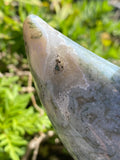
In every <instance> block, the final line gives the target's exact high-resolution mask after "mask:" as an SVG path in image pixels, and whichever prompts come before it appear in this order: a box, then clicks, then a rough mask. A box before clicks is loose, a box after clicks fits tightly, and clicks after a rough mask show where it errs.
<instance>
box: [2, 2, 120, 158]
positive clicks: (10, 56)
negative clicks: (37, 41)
mask: <svg viewBox="0 0 120 160" xmlns="http://www.w3.org/2000/svg"><path fill="white" fill-rule="evenodd" d="M115 13H116V12H115V9H114V8H113V7H112V6H110V5H108V1H107V0H41V1H40V0H34V1H33V0H0V72H2V73H3V75H4V74H5V73H6V72H10V73H12V74H13V77H12V78H5V77H4V76H3V77H1V78H0V159H2V160H9V159H12V160H19V159H20V157H21V156H22V155H23V154H24V153H25V151H26V145H27V143H28V142H29V141H30V139H31V138H32V136H33V135H34V134H35V133H38V132H47V131H48V130H49V129H50V128H51V123H50V121H49V120H48V118H47V116H46V114H45V113H44V115H43V116H41V117H40V115H39V114H38V113H37V112H36V111H35V110H34V108H33V107H32V106H30V96H31V95H30V94H28V93H26V94H25V93H22V92H21V88H22V86H25V85H27V82H26V81H27V80H23V79H18V78H16V75H15V74H16V73H14V72H13V71H12V70H11V69H9V67H8V66H9V64H13V65H14V66H15V67H17V68H18V69H19V68H20V69H21V68H22V67H21V66H23V65H24V64H26V63H27V61H26V56H25V49H24V41H23V33H22V26H23V22H24V20H25V18H26V17H27V16H28V15H29V14H36V15H38V16H40V17H41V18H43V19H44V20H45V21H46V22H47V23H49V24H50V25H51V26H52V27H54V28H56V29H57V30H59V31H60V32H62V33H63V34H65V35H66V36H68V37H70V38H71V39H73V40H74V41H76V42H77V43H79V44H81V45H82V46H84V47H86V48H88V49H89V50H91V51H93V52H95V53H96V54H98V55H100V56H102V57H104V58H106V59H119V58H120V45H119V44H120V20H119V19H118V18H117V16H116V14H115ZM1 55H4V56H1ZM16 55H17V56H16ZM18 55H19V56H18ZM21 81H22V82H21ZM43 126H44V127H43Z"/></svg>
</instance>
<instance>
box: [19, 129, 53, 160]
mask: <svg viewBox="0 0 120 160" xmlns="http://www.w3.org/2000/svg"><path fill="white" fill-rule="evenodd" d="M53 136H54V131H48V133H47V134H45V133H40V136H39V137H38V136H35V137H34V138H33V139H32V140H31V141H30V142H29V143H28V146H27V151H26V153H25V155H24V156H23V158H22V160H28V159H29V156H30V154H31V152H32V150H34V151H33V156H32V160H36V159H37V155H38V151H39V147H40V145H41V143H42V142H43V141H45V140H47V139H48V138H50V137H53Z"/></svg>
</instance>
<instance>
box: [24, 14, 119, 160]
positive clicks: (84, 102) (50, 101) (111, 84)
mask: <svg viewBox="0 0 120 160" xmlns="http://www.w3.org/2000/svg"><path fill="white" fill-rule="evenodd" d="M23 32H24V41H25V46H26V53H27V57H28V62H29V64H30V69H31V72H32V75H33V78H34V81H35V85H36V88H37V92H38V95H39V97H40V100H41V102H42V104H43V106H44V107H45V109H46V112H47V114H48V116H49V118H50V120H51V122H52V124H53V126H54V128H55V129H56V131H57V133H58V135H59V137H60V139H61V141H62V142H63V144H64V145H65V147H66V148H67V150H68V151H69V153H70V154H71V155H72V157H73V158H74V159H75V160H120V68H119V67H118V66H116V65H114V64H112V63H110V62H108V61H106V60H104V59H102V58H100V57H98V56H97V55H95V54H94V53H92V52H90V51H89V50H87V49H85V48H83V47H81V46H80V45H78V44H77V43H75V42H73V41H72V40H70V39H68V38H67V37H65V36H64V35H62V34H61V33H59V32H58V31H56V30H54V29H53V28H52V27H50V26H49V25H48V24H47V23H45V22H44V21H43V20H42V19H40V18H39V17H37V16H35V15H30V16H29V17H27V19H26V20H25V22H24V26H23Z"/></svg>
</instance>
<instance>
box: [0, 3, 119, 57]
mask: <svg viewBox="0 0 120 160" xmlns="http://www.w3.org/2000/svg"><path fill="white" fill-rule="evenodd" d="M0 8H1V10H0V19H1V21H0V44H1V45H0V51H5V52H6V51H7V52H10V53H14V52H17V53H22V54H24V42H23V35H22V25H23V21H24V19H25V18H26V16H27V15H29V14H36V15H38V16H40V17H41V18H43V19H44V20H45V21H47V22H48V23H49V24H50V25H51V26H53V27H54V28H56V29H57V30H59V31H61V32H62V33H63V34H65V35H66V36H68V37H70V38H71V39H73V40H74V41H76V42H78V43H79V44H81V45H83V46H84V47H86V48H88V49H89V50H92V51H93V52H95V53H96V54H99V55H100V56H102V57H104V58H119V56H120V47H119V42H120V38H119V36H120V21H118V19H115V17H114V12H113V10H114V9H113V7H111V6H109V5H108V1H107V0H79V1H74V0H66V1H64V0H47V1H45V0H43V1H40V0H34V1H32V0H20V1H15V0H1V1H0Z"/></svg>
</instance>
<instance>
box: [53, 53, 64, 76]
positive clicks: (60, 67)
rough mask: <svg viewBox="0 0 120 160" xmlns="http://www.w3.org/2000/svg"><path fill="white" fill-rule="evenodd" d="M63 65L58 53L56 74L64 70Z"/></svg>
mask: <svg viewBox="0 0 120 160" xmlns="http://www.w3.org/2000/svg"><path fill="white" fill-rule="evenodd" d="M63 68H64V67H63V65H62V63H61V61H60V60H59V56H58V55H57V59H56V65H55V71H54V72H55V74H57V73H59V72H60V71H63Z"/></svg>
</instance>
